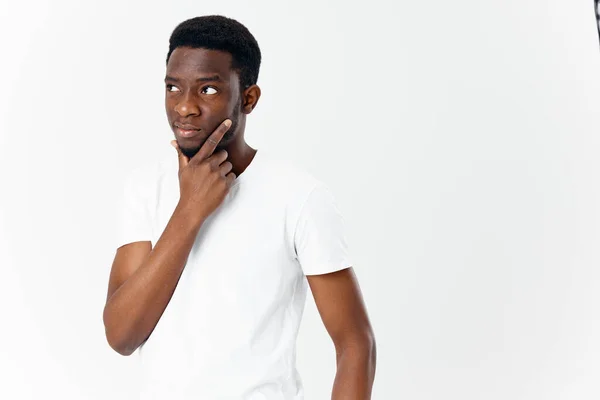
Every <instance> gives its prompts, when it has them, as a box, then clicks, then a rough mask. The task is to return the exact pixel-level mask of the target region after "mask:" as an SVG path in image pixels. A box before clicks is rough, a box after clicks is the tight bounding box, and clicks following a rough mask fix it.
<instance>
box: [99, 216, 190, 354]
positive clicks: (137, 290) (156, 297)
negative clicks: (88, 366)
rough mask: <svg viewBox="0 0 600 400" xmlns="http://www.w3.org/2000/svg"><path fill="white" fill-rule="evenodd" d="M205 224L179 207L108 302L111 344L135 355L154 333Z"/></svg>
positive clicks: (106, 315) (105, 318) (106, 316)
mask: <svg viewBox="0 0 600 400" xmlns="http://www.w3.org/2000/svg"><path fill="white" fill-rule="evenodd" d="M201 225H202V221H196V220H195V219H194V218H190V214H189V213H188V212H187V211H186V210H185V209H184V208H182V207H180V206H178V207H177V208H176V209H175V211H174V212H173V215H172V216H171V219H170V220H169V222H168V223H167V226H166V227H165V230H164V232H163V233H162V235H161V237H160V238H159V240H158V241H157V243H156V245H155V246H154V248H153V249H152V251H151V252H150V253H149V254H148V256H147V258H146V259H145V260H144V262H143V264H142V265H141V266H140V267H139V268H138V269H137V270H136V271H135V273H134V274H133V275H131V277H130V278H129V279H127V281H125V282H124V283H123V284H122V285H121V286H120V287H119V288H118V289H117V290H116V291H115V292H114V293H113V294H112V296H111V297H110V298H109V299H108V301H107V303H106V306H105V308H104V325H105V329H106V336H107V339H108V342H109V344H110V345H111V347H112V348H113V349H115V350H116V351H117V352H119V353H120V354H123V355H130V354H131V353H133V352H134V351H135V350H136V349H137V348H138V347H139V346H140V345H141V344H142V343H143V342H144V341H145V340H146V339H147V338H148V337H149V336H150V334H151V333H152V331H153V330H154V327H155V326H156V324H157V323H158V321H159V319H160V317H161V316H162V314H163V312H164V310H165V308H166V307H167V305H168V304H169V301H170V300H171V297H172V296H173V293H174V291H175V288H176V287H177V283H178V282H179V277H180V276H181V273H182V272H183V269H184V267H185V264H186V261H187V258H188V256H189V253H190V250H191V248H192V246H193V244H194V241H195V238H196V235H197V233H198V231H199V229H200V227H201Z"/></svg>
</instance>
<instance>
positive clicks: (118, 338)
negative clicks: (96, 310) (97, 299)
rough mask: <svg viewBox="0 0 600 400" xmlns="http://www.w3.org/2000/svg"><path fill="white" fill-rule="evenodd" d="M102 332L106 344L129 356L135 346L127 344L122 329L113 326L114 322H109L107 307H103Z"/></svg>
mask: <svg viewBox="0 0 600 400" xmlns="http://www.w3.org/2000/svg"><path fill="white" fill-rule="evenodd" d="M103 320H104V334H105V336H106V341H107V342H108V345H109V346H110V347H111V349H113V350H114V351H116V352H117V353H119V354H120V355H122V356H130V355H132V354H133V352H134V351H135V348H134V347H132V346H131V345H129V343H128V342H129V341H128V340H127V335H126V334H125V332H123V329H118V328H116V327H115V325H116V324H115V323H114V322H111V319H110V315H109V313H108V312H107V309H106V308H105V309H104V315H103Z"/></svg>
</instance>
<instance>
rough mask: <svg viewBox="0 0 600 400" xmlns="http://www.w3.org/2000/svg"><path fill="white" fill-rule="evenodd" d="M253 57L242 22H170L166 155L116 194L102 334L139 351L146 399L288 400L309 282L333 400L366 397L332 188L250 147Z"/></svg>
mask: <svg viewBox="0 0 600 400" xmlns="http://www.w3.org/2000/svg"><path fill="white" fill-rule="evenodd" d="M260 60H261V54H260V50H259V47H258V44H257V42H256V40H255V39H254V37H253V36H252V35H251V34H250V32H249V31H248V30H247V29H246V28H245V27H244V26H243V25H241V24H240V23H239V22H237V21H235V20H232V19H229V18H225V17H221V16H207V17H198V18H193V19H190V20H187V21H184V22H182V23H181V24H180V25H179V26H178V27H177V28H176V29H175V30H174V32H173V33H172V35H171V38H170V45H169V52H168V55H167V71H166V78H165V84H166V86H165V91H166V93H165V97H166V100H165V105H166V111H167V117H168V121H169V124H170V126H171V128H172V130H173V132H174V134H175V140H174V141H172V143H171V144H172V145H173V147H175V149H176V150H177V157H175V155H173V157H172V158H169V159H165V160H163V161H159V162H157V163H156V164H155V165H154V166H153V167H151V168H138V169H136V170H134V171H133V172H132V174H131V175H130V177H129V179H128V181H127V185H126V187H125V189H126V190H125V197H124V201H123V213H122V215H121V218H122V220H121V229H120V231H119V232H120V237H119V238H118V249H117V253H116V256H115V259H114V263H113V265H112V270H111V274H110V281H109V285H108V296H107V301H106V306H105V309H104V325H105V329H106V337H107V340H108V343H109V344H110V346H111V347H112V348H113V349H114V350H115V351H117V352H118V353H120V354H123V355H130V354H132V353H133V352H134V351H135V350H136V349H139V355H140V357H141V361H142V364H141V365H142V371H143V386H142V398H143V399H169V400H176V399H192V398H193V399H206V400H213V399H230V400H233V399H235V400H259V399H260V400H292V399H294V400H299V399H303V389H302V383H301V380H300V378H299V376H298V373H297V371H296V366H295V346H296V336H297V332H298V327H299V324H300V319H301V316H302V312H303V308H304V303H305V299H306V290H307V283H308V286H310V289H311V290H312V293H313V295H314V298H315V301H316V304H317V308H318V310H319V313H320V315H321V317H322V320H323V323H324V324H325V327H326V328H327V331H328V332H329V334H330V335H331V338H332V339H333V343H334V345H335V350H336V356H337V374H336V377H335V381H334V384H333V394H332V398H333V399H338V400H341V399H343V400H352V399H361V400H364V399H369V398H370V397H371V387H372V384H373V379H374V373H375V341H374V337H373V332H372V329H371V325H370V323H369V320H368V317H367V313H366V311H365V307H364V304H363V301H362V298H361V294H360V289H359V286H358V284H357V281H356V278H355V275H354V273H353V270H352V267H351V264H350V261H349V259H348V255H347V248H346V242H345V238H344V233H343V226H342V218H341V216H340V214H339V212H338V210H337V208H336V205H335V202H334V199H333V197H332V194H331V192H330V191H329V190H328V188H327V187H326V186H325V185H324V184H323V183H321V182H320V181H318V180H317V179H315V178H313V177H312V176H310V175H309V174H307V173H306V172H303V171H302V170H300V169H297V168H294V167H293V166H292V165H289V164H288V163H286V162H283V161H279V160H278V158H276V157H271V156H268V155H266V154H263V152H262V151H257V150H255V149H253V148H251V147H250V146H249V145H248V144H246V142H245V140H244V129H245V125H246V115H247V114H250V113H251V112H252V110H253V109H254V107H255V106H256V104H257V102H258V100H259V98H260V94H261V92H260V88H259V87H258V86H257V85H256V81H257V78H258V71H259V66H260Z"/></svg>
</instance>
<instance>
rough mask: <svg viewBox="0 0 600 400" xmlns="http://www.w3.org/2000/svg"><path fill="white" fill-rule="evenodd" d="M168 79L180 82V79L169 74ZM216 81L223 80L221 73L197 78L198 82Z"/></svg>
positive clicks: (166, 78) (166, 79)
mask: <svg viewBox="0 0 600 400" xmlns="http://www.w3.org/2000/svg"><path fill="white" fill-rule="evenodd" d="M166 81H173V82H179V81H180V80H179V79H177V78H175V77H173V76H168V75H167V76H166V77H165V82H166ZM215 81H217V82H220V81H222V79H221V77H220V76H219V75H211V76H202V77H200V78H197V79H196V82H215Z"/></svg>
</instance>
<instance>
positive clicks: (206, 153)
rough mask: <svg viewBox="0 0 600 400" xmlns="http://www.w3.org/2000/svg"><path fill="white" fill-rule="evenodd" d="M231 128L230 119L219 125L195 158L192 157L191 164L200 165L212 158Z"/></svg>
mask: <svg viewBox="0 0 600 400" xmlns="http://www.w3.org/2000/svg"><path fill="white" fill-rule="evenodd" d="M230 127H231V120H230V119H226V120H225V121H223V122H222V123H221V125H219V126H218V127H217V129H215V130H214V131H213V133H211V134H210V136H209V137H208V139H206V142H204V144H203V145H202V147H200V150H198V152H197V153H196V154H195V155H194V157H192V159H191V160H190V163H194V164H195V163H199V162H200V161H203V160H205V159H207V158H208V157H210V156H211V155H212V153H213V152H214V151H215V149H216V148H217V145H218V144H219V142H220V141H221V139H223V136H225V132H227V130H228V129H229V128H230Z"/></svg>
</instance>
